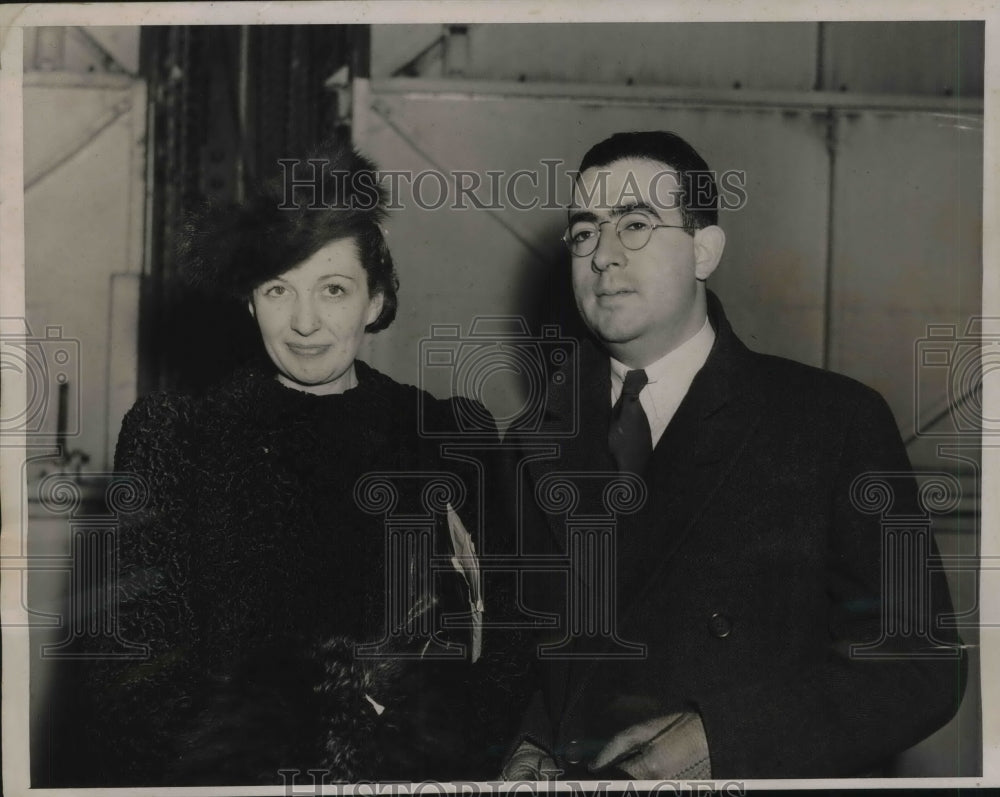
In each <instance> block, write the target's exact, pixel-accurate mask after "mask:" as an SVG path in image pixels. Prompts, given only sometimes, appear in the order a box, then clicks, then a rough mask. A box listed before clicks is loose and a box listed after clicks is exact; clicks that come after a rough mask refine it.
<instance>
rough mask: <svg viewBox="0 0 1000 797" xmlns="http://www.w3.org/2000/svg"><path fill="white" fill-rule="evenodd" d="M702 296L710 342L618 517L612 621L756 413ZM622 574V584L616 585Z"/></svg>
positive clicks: (690, 522)
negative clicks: (642, 491)
mask: <svg viewBox="0 0 1000 797" xmlns="http://www.w3.org/2000/svg"><path fill="white" fill-rule="evenodd" d="M709 297H710V302H709V312H710V318H711V321H712V325H713V326H714V327H715V329H716V341H715V345H714V346H713V348H712V352H711V354H710V355H709V358H708V360H707V361H706V363H705V366H704V367H703V368H702V369H701V371H699V372H698V374H697V376H696V377H695V379H694V381H693V382H692V384H691V388H690V390H689V391H688V393H687V395H686V396H685V398H684V400H683V401H682V402H681V405H680V407H678V409H677V412H676V413H675V415H674V417H673V419H672V420H671V421H670V424H669V425H668V426H667V429H666V430H665V431H664V433H663V435H662V437H661V438H660V440H659V442H658V443H657V445H656V447H655V448H654V450H653V453H652V455H651V457H650V460H649V463H648V465H647V467H646V472H645V473H644V474H643V479H644V481H645V482H646V486H647V498H646V503H645V504H644V505H643V507H642V508H641V509H640V510H639V511H638V512H636V513H635V514H633V515H627V516H622V517H620V518H619V519H618V535H617V538H618V541H619V544H618V549H617V556H618V561H617V563H616V569H617V572H618V574H619V578H618V584H619V597H620V599H621V602H620V603H619V612H618V623H619V624H621V623H622V621H623V620H625V619H626V618H628V617H629V616H630V615H631V614H633V613H634V612H636V611H640V610H641V608H642V606H643V605H644V603H645V599H646V595H647V593H648V592H649V591H650V590H651V589H652V588H654V587H655V586H656V584H657V583H658V582H659V579H660V574H661V573H662V571H663V570H664V569H665V568H666V567H667V566H668V564H669V563H670V561H671V559H672V557H673V556H674V555H675V553H676V552H677V550H678V548H679V547H680V546H681V544H682V543H683V541H684V540H685V539H686V538H687V536H688V535H689V534H691V533H692V532H693V530H694V529H695V527H696V525H697V521H698V518H699V517H700V516H701V514H702V513H703V512H704V510H705V508H706V507H707V506H708V505H709V504H710V503H711V502H712V501H713V500H715V499H716V497H717V495H718V494H719V491H720V490H724V489H725V484H726V480H727V478H728V476H729V475H730V473H732V471H733V469H734V468H735V467H737V463H738V460H739V456H740V453H741V452H742V451H743V449H744V447H745V445H746V444H747V441H748V440H749V438H750V435H751V434H752V432H753V430H754V429H755V428H756V426H757V424H758V422H759V419H760V415H761V407H760V404H759V400H758V399H757V398H756V391H754V390H752V387H751V385H750V381H751V376H752V369H753V363H752V360H753V357H754V355H753V354H752V353H751V352H749V350H747V349H746V347H744V346H743V344H742V343H741V342H740V341H739V339H737V338H736V336H735V335H734V334H733V331H732V328H731V327H730V326H729V323H728V322H727V321H726V318H725V315H724V314H723V312H722V307H721V305H720V304H719V302H718V300H717V299H716V298H715V297H714V295H713V294H709ZM609 389H610V388H609ZM605 401H606V402H607V399H605ZM606 424H607V422H606V421H605V428H606ZM626 575H627V577H628V589H623V588H622V587H624V585H625V578H624V576H626ZM626 641H628V642H633V641H641V640H631V639H629V640H626ZM597 663H598V661H597V659H596V658H595V659H591V660H588V661H587V662H586V663H581V664H582V666H580V667H579V668H578V669H577V673H578V677H577V678H576V679H574V680H575V681H576V682H575V683H574V684H573V687H572V688H571V689H570V690H569V691H570V696H569V704H568V705H567V706H566V710H567V711H569V710H570V709H571V708H572V705H573V704H575V702H576V701H577V700H578V699H579V698H580V696H582V694H583V692H584V689H585V685H586V682H587V680H588V678H589V676H590V675H592V674H593V672H594V669H595V666H596V664H597Z"/></svg>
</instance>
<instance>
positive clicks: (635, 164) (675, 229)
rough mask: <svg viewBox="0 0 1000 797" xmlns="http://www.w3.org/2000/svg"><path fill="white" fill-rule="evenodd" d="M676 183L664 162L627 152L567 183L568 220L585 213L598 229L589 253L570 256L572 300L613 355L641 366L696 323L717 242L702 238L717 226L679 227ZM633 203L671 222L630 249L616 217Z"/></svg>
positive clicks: (693, 330)
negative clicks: (570, 184)
mask: <svg viewBox="0 0 1000 797" xmlns="http://www.w3.org/2000/svg"><path fill="white" fill-rule="evenodd" d="M602 172H603V173H604V175H603V176H602V175H601V173H602ZM678 189H679V182H678V177H677V173H676V171H674V170H673V169H671V168H670V167H669V166H667V165H665V164H663V163H659V162H656V161H650V160H637V159H631V158H629V159H623V160H618V161H615V162H614V163H611V164H609V165H607V166H599V167H594V168H592V169H588V170H587V171H585V172H584V173H583V174H582V175H580V178H579V180H578V181H577V183H576V184H575V186H574V190H573V204H572V206H571V207H570V218H569V221H570V227H571V228H572V227H573V224H574V223H575V222H586V221H590V222H593V223H596V224H597V225H598V227H597V229H598V230H599V231H600V237H599V239H598V241H597V247H596V248H595V249H594V251H593V252H592V253H590V254H588V255H586V256H582V257H579V256H575V255H574V256H573V293H574V295H575V297H576V304H577V307H578V308H579V310H580V314H581V315H582V316H583V319H584V321H585V322H586V323H587V326H589V327H590V329H591V330H592V331H593V333H594V334H595V335H596V336H597V337H598V338H599V339H600V340H601V341H602V342H603V343H604V345H605V347H606V348H607V349H608V351H609V352H610V353H611V354H612V356H614V357H615V358H616V359H618V360H620V361H622V362H624V363H625V364H626V365H629V366H631V367H633V368H644V367H645V366H647V365H649V364H650V363H652V362H654V361H655V360H657V359H659V358H660V357H662V356H663V355H664V354H666V353H667V352H669V351H671V350H673V349H674V348H676V347H677V346H679V345H680V344H681V343H683V342H684V341H686V340H687V339H688V338H690V337H692V336H693V335H694V334H695V333H696V332H697V331H698V330H699V329H700V328H701V325H702V323H704V318H705V291H704V287H703V286H702V284H701V283H700V282H699V281H698V279H699V278H701V279H705V278H707V277H708V275H709V274H711V272H712V271H713V270H714V268H715V265H716V264H717V263H718V258H719V256H721V254H722V250H721V245H720V246H718V251H717V252H715V251H714V249H713V250H712V251H711V252H708V251H706V244H711V245H713V246H714V244H717V243H718V236H721V235H722V231H721V230H719V228H718V227H711V228H707V230H709V232H708V233H706V231H705V230H698V231H697V232H696V233H695V235H694V236H692V235H690V234H689V233H688V232H687V231H685V230H684V229H679V228H680V227H682V226H683V223H684V220H683V216H682V214H681V209H680V201H679V199H678ZM637 210H638V211H639V212H642V213H645V214H647V216H648V217H649V219H650V220H651V221H652V223H653V224H654V225H659V224H663V225H673V226H669V227H657V228H655V229H653V230H652V232H651V234H650V236H649V242H648V243H647V244H646V245H645V246H643V247H642V248H641V249H629V248H626V246H625V245H624V244H623V243H622V241H621V239H620V238H619V236H618V235H617V234H616V232H615V225H616V223H617V222H618V221H619V220H620V219H621V218H622V216H625V215H628V214H630V213H631V212H633V211H637ZM605 222H606V223H605ZM626 235H627V233H626ZM708 238H712V239H713V240H712V241H708ZM722 241H724V237H723V238H722Z"/></svg>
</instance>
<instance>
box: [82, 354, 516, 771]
mask: <svg viewBox="0 0 1000 797" xmlns="http://www.w3.org/2000/svg"><path fill="white" fill-rule="evenodd" d="M357 374H358V381H359V384H358V387H357V388H355V389H353V390H349V391H347V392H346V393H343V394H340V395H332V396H315V395H311V394H307V393H302V392H300V391H295V390H291V389H288V388H285V387H283V386H282V385H280V384H279V383H278V382H277V381H276V380H275V379H274V378H273V377H272V376H271V375H267V374H263V373H259V372H254V371H247V372H241V373H240V374H238V375H237V376H236V377H234V378H233V379H231V380H230V381H229V382H227V383H225V384H224V385H222V386H220V387H218V388H216V389H214V390H212V391H210V392H208V393H207V394H205V395H203V396H200V397H185V396H178V395H168V394H156V395H153V396H149V397H146V398H145V399H143V400H140V401H139V402H138V403H137V404H136V406H135V407H134V408H133V409H132V410H131V411H130V412H129V413H128V415H127V417H126V419H125V422H124V425H123V428H122V432H121V436H120V438H119V443H118V449H117V453H116V471H119V472H125V473H134V474H138V475H139V476H141V477H142V478H143V479H144V480H145V481H146V483H147V485H148V489H149V502H148V504H147V505H146V507H145V508H144V509H142V510H141V511H138V512H136V513H134V514H131V515H128V516H126V517H125V518H124V519H123V520H122V522H121V524H120V528H119V534H118V551H119V557H120V565H121V566H120V569H119V572H120V578H119V582H118V586H117V594H118V603H119V607H120V608H119V611H120V628H121V631H122V636H123V638H124V639H126V640H128V641H130V642H137V643H141V644H145V645H148V646H149V649H150V653H149V656H148V657H147V658H146V659H145V660H142V661H122V660H120V659H118V660H114V659H112V660H104V661H100V660H99V661H92V662H86V663H83V664H82V665H81V667H82V672H83V676H82V677H83V679H84V680H85V681H86V683H85V684H84V685H83V690H84V691H83V693H82V694H84V697H83V699H82V703H83V705H82V707H81V720H80V723H79V724H78V725H77V727H78V728H79V729H80V730H81V733H80V735H79V736H78V737H77V741H78V742H79V744H80V750H81V751H83V754H82V755H81V758H84V759H86V760H87V761H88V764H87V765H85V766H81V767H80V768H79V769H78V770H77V771H76V772H75V773H74V777H72V778H70V779H69V780H70V781H72V783H66V784H65V785H120V786H123V785H140V784H169V785H194V784H205V785H212V784H215V785H219V784H243V783H246V784H256V783H275V784H278V783H282V782H284V778H287V777H289V776H290V773H289V771H292V772H294V771H296V770H297V771H299V772H301V773H303V774H300V775H298V778H299V780H300V781H301V780H302V779H303V778H304V779H305V780H306V781H307V782H309V777H310V776H306V775H305V774H304V773H305V771H306V770H310V769H312V770H317V769H318V770H324V771H326V772H327V773H328V774H326V775H325V776H324V779H325V780H326V781H327V782H337V781H358V780H376V779H378V780H407V781H419V780H424V779H435V780H455V779H466V778H471V779H478V780H483V779H487V778H491V777H493V776H495V774H496V772H497V770H498V768H499V761H500V757H501V755H502V753H503V750H504V745H505V743H506V741H507V739H509V738H510V733H511V728H510V723H511V722H513V721H514V720H515V718H516V717H517V715H518V713H519V710H520V694H521V693H520V687H519V684H520V683H521V679H520V676H519V675H518V674H517V673H516V672H515V669H516V666H512V665H509V664H506V663H505V662H507V661H511V657H510V656H509V654H511V653H512V652H513V651H510V650H504V649H503V648H504V647H508V645H507V643H506V642H500V643H499V644H498V641H497V639H494V638H493V637H491V636H490V635H489V632H487V636H486V640H485V645H484V657H483V658H482V659H481V660H480V661H479V662H477V663H476V664H471V663H470V662H469V660H468V655H466V656H465V657H464V658H459V659H447V660H438V659H434V658H427V657H424V658H412V657H407V656H406V655H403V654H407V653H409V654H412V656H419V652H420V651H421V650H424V648H425V646H426V642H427V638H426V634H423V635H421V634H420V633H417V632H412V633H409V634H401V635H398V636H395V637H393V638H392V641H391V645H390V649H389V650H390V653H393V654H398V655H390V656H388V657H385V656H383V657H381V658H358V657H357V656H356V655H355V646H356V645H357V644H359V643H362V642H368V643H371V642H375V641H378V640H381V639H383V638H384V637H385V635H386V631H387V629H386V625H387V621H386V605H385V604H386V599H385V593H386V589H385V586H384V584H385V579H386V573H385V566H384V563H385V557H386V554H385V539H386V530H385V518H384V516H383V515H378V514H371V513H368V512H365V511H363V510H362V509H361V508H359V506H358V503H357V501H356V500H355V495H354V490H355V483H356V482H357V480H358V478H359V477H361V476H363V475H364V474H367V473H370V472H373V471H392V472H396V473H416V472H427V471H435V470H437V471H449V472H452V473H455V474H456V475H458V476H459V477H460V478H462V479H463V481H464V483H465V484H466V485H467V486H468V487H469V488H470V494H469V496H468V498H467V499H466V502H465V504H464V505H463V506H464V508H465V510H471V508H472V507H474V506H475V502H476V500H477V496H476V492H475V489H476V488H475V484H476V480H475V479H474V478H473V473H472V471H471V469H470V470H469V471H462V470H461V467H462V466H461V463H456V462H454V461H452V460H447V461H445V460H442V459H441V457H440V454H439V448H440V445H439V443H440V441H439V440H436V439H435V440H427V439H422V438H421V437H420V435H418V434H417V433H416V432H417V428H418V426H417V420H418V419H417V412H418V402H417V397H418V391H417V389H416V388H412V387H408V386H402V385H399V384H397V383H395V382H393V381H392V380H391V379H389V378H388V377H385V376H383V375H382V374H380V373H378V372H377V371H374V370H373V369H371V368H370V367H368V366H366V365H365V364H364V363H360V362H359V363H357ZM424 399H425V401H424V410H423V411H425V412H431V413H434V414H436V415H437V416H438V417H437V418H436V419H435V420H434V421H433V422H434V423H435V424H436V425H437V427H438V428H441V424H447V423H450V422H451V421H450V420H449V419H450V418H451V417H452V409H453V405H452V402H445V401H436V400H434V399H431V398H430V397H428V396H426V394H425V395H424ZM398 486H399V489H400V497H399V504H398V505H397V507H396V511H397V512H411V513H416V514H419V513H421V512H423V509H422V505H421V504H420V500H419V496H418V494H417V492H416V489H417V488H415V487H414V488H413V489H411V488H410V486H408V482H407V480H406V479H401V480H400V481H399V485H398ZM460 511H461V510H460ZM463 514H465V517H466V520H467V525H468V527H469V528H470V529H472V528H473V525H472V522H473V519H474V518H475V513H474V512H471V511H469V512H465V513H463ZM440 520H441V519H440V518H438V519H437V521H436V523H435V528H436V531H435V535H436V536H435V542H434V547H435V549H436V550H435V551H434V553H436V554H439V555H440V554H448V555H450V552H451V549H450V542H449V541H448V534H447V529H446V527H445V526H444V524H443V523H442V522H440ZM411 564H412V563H411ZM466 594H467V593H466V591H465V585H464V582H463V581H462V580H461V578H460V577H459V576H458V574H456V573H454V572H452V573H450V574H449V573H441V574H439V575H438V576H436V577H435V579H434V581H433V583H431V584H427V585H424V588H423V590H422V592H421V594H420V595H413V596H411V598H410V603H411V604H417V603H418V602H419V606H416V605H411V606H410V607H409V609H410V611H411V612H416V611H419V614H420V616H421V617H425V619H428V618H429V622H431V627H432V628H434V629H436V630H435V633H436V634H438V635H439V636H438V638H440V639H444V640H445V641H449V640H454V641H456V642H461V641H463V640H467V639H468V634H469V632H468V630H463V629H453V630H449V631H447V632H440V631H439V625H440V616H441V613H442V612H443V611H452V612H454V611H463V610H464V609H465V608H467V603H466ZM489 598H490V596H489V594H488V593H487V601H488V603H487V607H488V608H487V612H488V614H489V612H490V611H491V610H492V608H493V607H491V606H490V604H489ZM515 658H516V657H515ZM282 770H284V771H285V772H286V774H285V775H282V774H281V771H282Z"/></svg>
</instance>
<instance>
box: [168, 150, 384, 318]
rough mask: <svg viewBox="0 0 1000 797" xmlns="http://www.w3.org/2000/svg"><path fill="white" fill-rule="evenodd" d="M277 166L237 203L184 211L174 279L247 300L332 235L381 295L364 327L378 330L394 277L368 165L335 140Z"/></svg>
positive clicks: (378, 191)
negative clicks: (276, 172)
mask: <svg viewBox="0 0 1000 797" xmlns="http://www.w3.org/2000/svg"><path fill="white" fill-rule="evenodd" d="M279 165H280V167H281V171H280V177H278V178H276V179H274V180H271V181H270V182H267V183H264V184H262V185H258V186H256V187H254V188H253V189H251V191H249V192H248V195H247V198H246V199H245V200H244V201H243V202H239V203H233V202H230V203H226V204H207V205H206V206H204V207H203V208H202V209H200V210H199V211H197V212H196V213H193V214H191V215H190V216H189V217H188V219H187V220H186V222H185V224H184V227H183V231H182V234H181V236H180V241H179V251H178V254H179V271H180V275H181V278H182V279H183V280H184V281H185V282H186V283H188V284H189V285H191V286H192V287H194V288H198V289H201V290H203V291H206V292H209V293H214V294H222V295H227V296H231V297H236V298H239V299H242V300H247V299H249V298H250V295H251V294H252V293H253V290H254V288H256V287H257V286H259V285H261V284H262V283H264V282H267V281H268V280H270V279H273V278H275V277H277V276H279V275H280V274H283V273H285V272H286V271H288V270H289V269H291V268H294V267H295V266H297V265H299V264H300V263H302V262H303V261H305V260H308V259H309V258H310V257H311V256H312V255H314V254H315V253H316V252H317V251H319V250H320V249H322V248H323V247H324V246H326V245H327V244H329V243H331V242H332V241H337V240H342V239H351V240H353V241H354V242H355V244H356V245H357V248H358V255H359V257H360V259H361V265H362V266H363V267H364V269H365V272H366V273H367V275H368V291H369V293H370V294H372V295H375V294H377V293H381V294H382V312H381V313H379V315H378V318H376V319H375V320H374V321H372V323H370V324H369V325H368V326H366V327H365V331H366V332H378V331H379V330H382V329H385V328H386V327H387V326H389V324H390V323H392V320H393V319H394V318H395V317H396V305H397V299H396V290H397V288H398V287H399V280H398V279H397V278H396V271H395V267H394V266H393V262H392V255H391V254H390V253H389V247H388V246H387V245H386V242H385V232H384V230H383V229H382V224H383V222H384V221H385V217H386V210H385V205H386V194H385V190H384V188H383V187H382V186H381V185H380V184H379V178H378V172H377V169H376V166H375V164H374V163H372V161H370V160H369V159H368V158H366V157H364V156H363V155H361V154H360V153H358V152H357V151H356V150H355V149H354V148H353V147H351V146H349V145H345V144H337V145H334V146H332V147H329V148H327V150H326V151H325V152H324V153H323V154H318V155H314V156H312V157H310V158H308V159H303V160H293V159H285V160H282V161H280V162H279Z"/></svg>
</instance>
